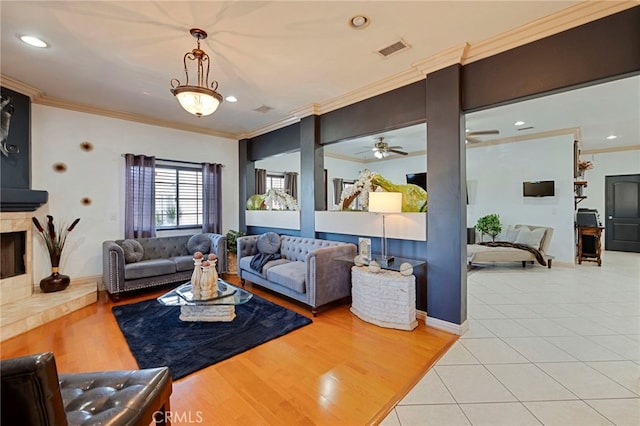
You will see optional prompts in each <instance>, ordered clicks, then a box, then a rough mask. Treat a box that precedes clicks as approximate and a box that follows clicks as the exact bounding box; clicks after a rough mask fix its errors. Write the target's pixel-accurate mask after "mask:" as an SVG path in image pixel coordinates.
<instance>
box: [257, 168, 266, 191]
mask: <svg viewBox="0 0 640 426" xmlns="http://www.w3.org/2000/svg"><path fill="white" fill-rule="evenodd" d="M266 192H267V171H266V170H265V169H256V194H264V193H266Z"/></svg>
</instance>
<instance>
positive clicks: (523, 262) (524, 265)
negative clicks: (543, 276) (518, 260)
mask: <svg viewBox="0 0 640 426" xmlns="http://www.w3.org/2000/svg"><path fill="white" fill-rule="evenodd" d="M526 266H527V261H526V260H523V261H522V267H523V268H524V267H526Z"/></svg>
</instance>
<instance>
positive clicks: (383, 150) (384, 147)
mask: <svg viewBox="0 0 640 426" xmlns="http://www.w3.org/2000/svg"><path fill="white" fill-rule="evenodd" d="M401 149H402V147H401V146H400V145H396V146H389V144H388V143H387V142H385V141H384V136H380V137H379V138H378V141H377V142H376V143H375V145H374V146H373V148H371V150H372V151H373V155H374V156H375V157H376V158H378V159H383V158H386V157H388V156H389V155H390V154H399V155H409V153H408V152H404V151H401ZM364 152H366V151H364Z"/></svg>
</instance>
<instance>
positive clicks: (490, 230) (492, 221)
mask: <svg viewBox="0 0 640 426" xmlns="http://www.w3.org/2000/svg"><path fill="white" fill-rule="evenodd" d="M476 228H477V229H478V230H479V231H480V233H481V234H482V236H484V234H489V235H491V239H492V240H493V241H495V240H496V235H498V234H499V233H500V231H502V224H501V223H500V216H498V215H497V214H495V213H492V214H488V215H486V216H482V217H481V218H480V219H478V223H476Z"/></svg>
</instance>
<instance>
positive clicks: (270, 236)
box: [257, 232, 280, 254]
mask: <svg viewBox="0 0 640 426" xmlns="http://www.w3.org/2000/svg"><path fill="white" fill-rule="evenodd" d="M257 246H258V251H259V252H260V253H264V254H274V253H277V252H279V251H280V235H278V234H276V233H275V232H267V233H265V234H262V235H260V236H259V237H258V243H257Z"/></svg>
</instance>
